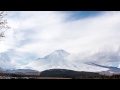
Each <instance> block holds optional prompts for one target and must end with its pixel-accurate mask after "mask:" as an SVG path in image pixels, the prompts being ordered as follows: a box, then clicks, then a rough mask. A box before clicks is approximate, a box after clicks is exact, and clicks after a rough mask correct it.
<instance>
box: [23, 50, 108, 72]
mask: <svg viewBox="0 0 120 90" xmlns="http://www.w3.org/2000/svg"><path fill="white" fill-rule="evenodd" d="M69 55H71V54H70V53H68V52H66V51H64V50H56V51H54V52H53V53H51V54H49V55H47V56H45V57H44V58H39V59H37V60H35V61H32V62H30V63H29V64H28V65H26V66H25V67H31V68H32V69H34V70H39V71H43V70H46V69H55V68H60V69H71V70H76V71H92V72H96V71H106V70H108V68H104V67H99V66H94V65H88V64H86V63H84V62H80V61H79V62H77V61H69V60H67V56H69Z"/></svg>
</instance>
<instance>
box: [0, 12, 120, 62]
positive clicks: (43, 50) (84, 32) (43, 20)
mask: <svg viewBox="0 0 120 90" xmlns="http://www.w3.org/2000/svg"><path fill="white" fill-rule="evenodd" d="M67 17H68V15H67V14H65V13H62V12H55V11H53V12H52V11H48V12H47V11H42V12H38V11H31V12H28V11H27V12H26V11H20V12H12V13H11V14H10V15H9V17H8V21H9V24H10V26H11V27H12V30H9V31H7V32H6V39H5V41H3V42H1V44H0V51H1V52H3V51H6V50H9V49H14V50H15V52H16V53H19V55H20V56H21V57H24V60H25V59H30V55H33V56H34V58H35V59H37V58H39V57H44V56H45V55H47V54H49V53H51V52H52V51H54V50H56V49H64V50H66V51H68V52H70V53H74V54H78V56H77V57H79V58H80V57H82V59H85V60H84V61H87V60H88V61H90V60H89V58H88V57H91V58H93V56H94V55H96V54H95V53H98V51H99V50H100V48H103V47H105V46H106V47H110V48H108V50H109V49H112V51H114V50H115V49H116V47H119V46H120V42H119V38H120V33H119V29H120V26H119V23H120V12H105V13H104V14H101V15H99V16H96V17H90V18H84V19H79V20H75V21H67V22H65V19H66V18H67ZM106 47H105V50H104V49H103V52H105V51H106ZM111 47H112V48H111ZM83 52H85V53H84V54H83ZM86 52H87V53H86ZM11 53H12V52H11ZM110 53H111V54H112V52H110ZM111 54H110V56H111ZM80 55H83V56H80ZM91 55H93V56H91ZM12 56H13V57H11V59H15V58H17V56H15V55H12ZM96 57H97V55H96V56H95V57H94V58H96ZM98 57H99V56H98ZM22 59H23V58H21V60H22ZM96 59H98V58H96ZM80 60H81V58H80ZM98 60H99V59H98ZM16 61H17V60H16ZM27 61H29V60H27ZM92 61H93V60H92ZM96 61H97V60H96ZM115 61H116V60H115ZM118 61H119V60H117V61H116V62H118ZM98 62H99V61H98ZM104 62H105V63H107V62H109V59H108V60H106V59H105V60H102V64H103V63H104Z"/></svg>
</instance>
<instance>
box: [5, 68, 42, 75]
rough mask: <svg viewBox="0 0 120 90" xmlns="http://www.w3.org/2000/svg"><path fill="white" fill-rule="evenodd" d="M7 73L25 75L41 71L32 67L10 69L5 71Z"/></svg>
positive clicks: (37, 73)
mask: <svg viewBox="0 0 120 90" xmlns="http://www.w3.org/2000/svg"><path fill="white" fill-rule="evenodd" d="M4 72H6V73H15V74H25V75H39V74H40V72H39V71H37V70H32V69H12V70H10V69H8V70H6V71H4Z"/></svg>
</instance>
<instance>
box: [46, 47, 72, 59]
mask: <svg viewBox="0 0 120 90" xmlns="http://www.w3.org/2000/svg"><path fill="white" fill-rule="evenodd" d="M69 54H70V53H68V52H66V51H64V50H62V49H59V50H55V51H54V52H52V53H51V54H49V55H47V56H45V57H44V58H53V57H55V58H65V57H67V56H68V55H69Z"/></svg>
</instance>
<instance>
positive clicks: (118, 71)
mask: <svg viewBox="0 0 120 90" xmlns="http://www.w3.org/2000/svg"><path fill="white" fill-rule="evenodd" d="M86 64H89V65H94V66H99V67H104V68H108V69H109V70H107V71H104V72H100V73H101V74H111V73H114V74H120V68H117V67H111V66H103V65H99V64H95V63H86Z"/></svg>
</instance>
